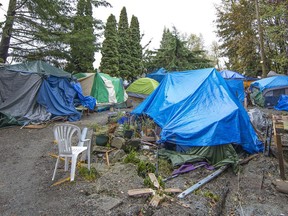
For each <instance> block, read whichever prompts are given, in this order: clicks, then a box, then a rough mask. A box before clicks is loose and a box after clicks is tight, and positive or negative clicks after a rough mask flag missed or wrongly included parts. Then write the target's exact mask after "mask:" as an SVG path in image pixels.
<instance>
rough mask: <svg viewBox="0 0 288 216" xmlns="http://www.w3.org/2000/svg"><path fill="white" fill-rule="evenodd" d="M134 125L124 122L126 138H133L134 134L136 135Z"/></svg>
mask: <svg viewBox="0 0 288 216" xmlns="http://www.w3.org/2000/svg"><path fill="white" fill-rule="evenodd" d="M134 130H135V128H134V126H133V125H131V124H129V123H124V124H123V136H124V138H127V139H131V138H132V136H133V135H134Z"/></svg>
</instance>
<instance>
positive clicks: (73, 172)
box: [70, 155, 78, 181]
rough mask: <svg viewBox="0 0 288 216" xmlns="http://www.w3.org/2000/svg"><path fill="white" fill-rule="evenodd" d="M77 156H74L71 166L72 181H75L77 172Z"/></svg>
mask: <svg viewBox="0 0 288 216" xmlns="http://www.w3.org/2000/svg"><path fill="white" fill-rule="evenodd" d="M77 156H78V155H73V156H72V164H71V174H70V181H74V177H75V171H76V164H77Z"/></svg>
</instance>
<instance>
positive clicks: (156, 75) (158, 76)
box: [146, 68, 167, 83]
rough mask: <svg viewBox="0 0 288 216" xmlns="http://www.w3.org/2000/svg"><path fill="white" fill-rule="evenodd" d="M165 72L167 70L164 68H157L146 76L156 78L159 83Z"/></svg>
mask: <svg viewBox="0 0 288 216" xmlns="http://www.w3.org/2000/svg"><path fill="white" fill-rule="evenodd" d="M166 74H167V71H166V70H165V69H164V68H160V69H159V70H157V71H154V72H152V73H150V74H148V75H147V76H146V77H149V78H151V79H154V80H156V81H157V82H159V83H160V82H161V81H162V80H163V79H164V77H165V76H166Z"/></svg>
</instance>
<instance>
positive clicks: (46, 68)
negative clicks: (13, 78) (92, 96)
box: [9, 61, 72, 78]
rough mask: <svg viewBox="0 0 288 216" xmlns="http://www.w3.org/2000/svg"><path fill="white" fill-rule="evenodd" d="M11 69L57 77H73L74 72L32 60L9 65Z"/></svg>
mask: <svg viewBox="0 0 288 216" xmlns="http://www.w3.org/2000/svg"><path fill="white" fill-rule="evenodd" d="M9 70H14V71H22V72H29V73H37V74H38V75H43V76H50V75H51V76H55V77H66V78H72V74H70V73H68V72H66V71H64V70H61V69H60V68H57V67H54V66H52V65H50V64H48V63H46V62H43V61H30V62H24V63H19V64H14V65H9Z"/></svg>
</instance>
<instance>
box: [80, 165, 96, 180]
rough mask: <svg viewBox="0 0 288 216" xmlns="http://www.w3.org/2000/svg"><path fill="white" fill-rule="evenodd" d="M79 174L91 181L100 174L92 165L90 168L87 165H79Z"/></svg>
mask: <svg viewBox="0 0 288 216" xmlns="http://www.w3.org/2000/svg"><path fill="white" fill-rule="evenodd" d="M79 175H80V176H82V177H83V178H85V179H86V180H88V181H93V180H95V179H96V178H97V177H99V176H100V175H99V173H98V172H97V171H96V169H95V168H94V167H91V169H90V170H89V169H88V168H87V167H80V168H79Z"/></svg>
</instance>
